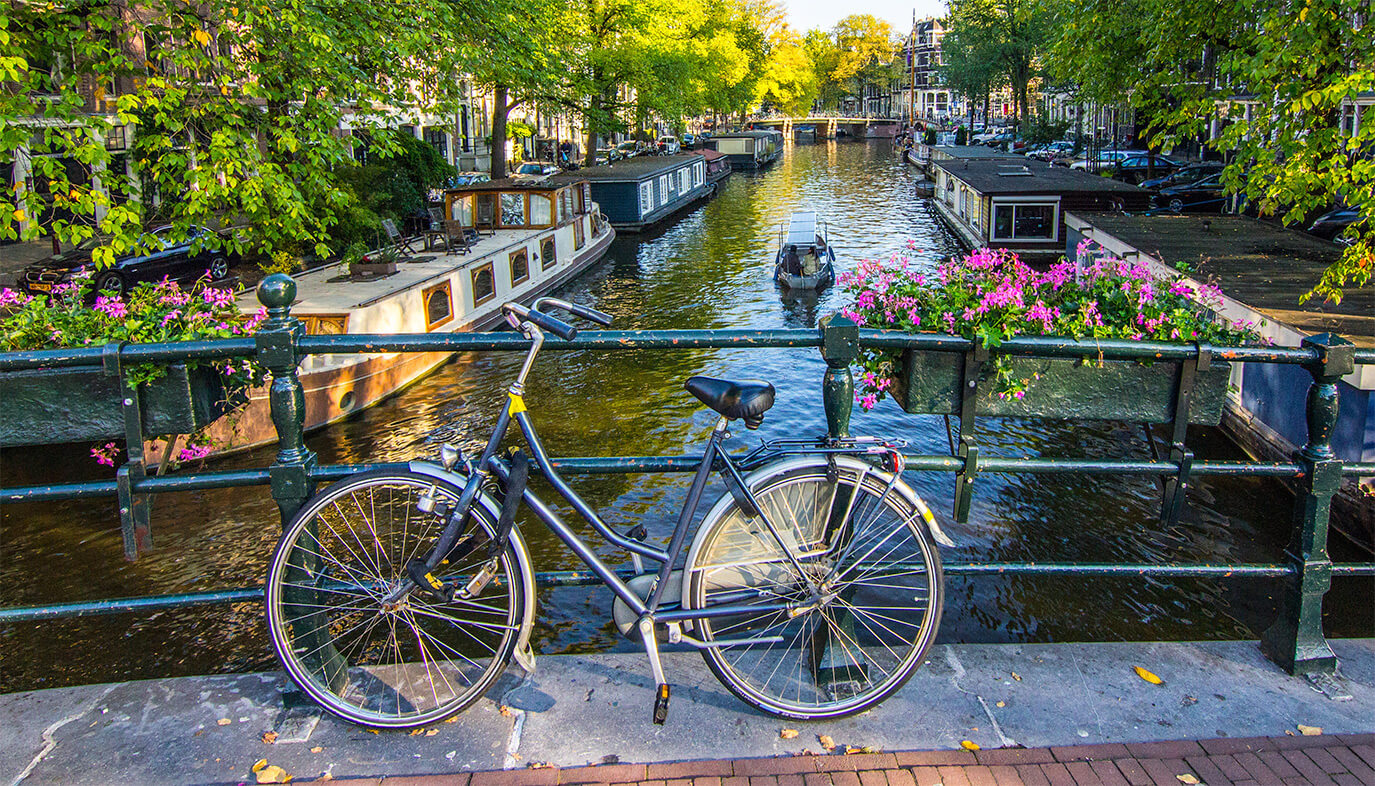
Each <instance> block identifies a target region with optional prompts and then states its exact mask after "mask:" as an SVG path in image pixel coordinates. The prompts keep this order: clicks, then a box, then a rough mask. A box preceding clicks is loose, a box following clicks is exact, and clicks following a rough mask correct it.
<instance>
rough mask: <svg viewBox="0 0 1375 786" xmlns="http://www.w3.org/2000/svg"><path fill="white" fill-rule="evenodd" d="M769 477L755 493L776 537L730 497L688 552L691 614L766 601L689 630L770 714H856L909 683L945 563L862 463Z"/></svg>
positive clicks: (746, 696) (907, 501) (935, 617)
mask: <svg viewBox="0 0 1375 786" xmlns="http://www.w3.org/2000/svg"><path fill="white" fill-rule="evenodd" d="M762 474H763V475H764V477H763V479H762V480H754V479H752V480H751V485H752V488H753V489H754V495H755V498H756V499H757V500H758V501H759V505H760V508H761V509H762V511H763V513H764V516H765V517H767V519H768V521H769V522H770V523H772V524H773V525H774V528H775V529H776V530H777V531H778V534H779V535H780V536H781V537H780V538H775V537H774V536H773V534H772V533H770V531H769V529H768V527H767V526H766V525H765V523H764V521H763V519H760V518H758V517H750V516H746V515H744V514H743V513H742V511H741V510H740V508H739V506H738V504H736V503H735V502H734V501H733V500H732V501H729V502H728V501H727V500H725V499H723V500H722V503H721V504H718V505H717V506H716V507H715V508H714V509H713V510H712V511H711V512H710V513H708V515H707V518H706V520H705V521H704V522H703V524H702V534H701V535H700V536H699V539H698V542H697V543H696V544H695V545H694V548H693V552H692V556H691V558H690V564H689V567H688V577H687V580H688V597H687V601H688V604H689V606H690V607H691V608H704V607H706V606H708V605H710V604H713V603H716V604H724V603H731V604H740V605H745V606H759V607H760V610H759V611H758V612H750V613H742V614H739V615H734V616H729V617H718V618H714V619H704V620H701V621H699V622H697V623H695V627H696V628H697V629H698V630H699V631H700V637H701V638H702V639H703V640H705V641H708V642H712V643H713V644H714V646H711V647H707V648H705V649H703V650H702V655H703V657H704V658H705V659H706V661H707V665H708V666H709V667H710V668H711V670H712V672H713V673H714V674H716V676H717V678H718V679H720V680H721V682H722V683H723V684H724V685H725V686H726V687H728V688H729V689H730V690H731V692H733V693H734V694H735V695H736V696H738V697H740V698H741V699H742V700H744V701H745V702H747V703H749V704H752V705H754V706H755V707H757V708H759V709H761V710H763V711H765V712H768V713H771V714H774V715H779V716H782V717H786V718H796V719H821V718H835V717H841V716H845V715H852V714H854V713H857V712H862V711H863V710H865V709H867V708H869V707H872V706H873V705H875V704H877V703H879V702H880V701H882V700H883V699H885V698H887V697H888V696H889V695H890V694H892V693H893V691H895V690H897V689H898V688H900V687H901V686H902V684H903V683H904V682H906V681H907V678H908V677H910V676H911V674H912V672H913V671H915V670H916V668H917V667H918V666H919V665H920V664H921V660H922V658H923V657H924V656H925V653H926V650H927V648H928V647H929V646H930V645H931V642H932V641H934V640H935V635H936V628H937V627H938V625H939V623H940V613H941V602H942V576H941V567H940V558H939V556H938V555H937V552H936V547H935V543H934V542H933V540H932V538H931V536H930V533H929V532H928V531H927V528H926V525H925V523H924V522H923V521H922V517H921V503H920V502H919V501H918V500H916V499H915V496H912V497H909V496H908V494H910V491H901V490H898V489H896V488H894V489H889V488H888V483H887V476H881V475H879V474H878V473H877V472H876V471H873V470H872V468H869V467H867V465H863V464H861V463H860V462H857V461H844V462H842V463H841V464H840V466H839V468H838V478H837V480H836V481H834V482H833V481H831V480H829V479H828V478H827V472H826V466H825V464H824V463H813V464H810V465H803V466H801V467H798V466H796V462H793V466H792V467H790V468H781V469H780V471H779V472H778V474H776V475H774V476H772V477H769V476H768V471H767V469H766V470H764V471H762ZM755 477H758V475H756V476H755ZM902 488H903V489H905V488H906V487H905V486H904V487H902ZM780 539H781V544H780ZM780 606H786V608H779V607H780Z"/></svg>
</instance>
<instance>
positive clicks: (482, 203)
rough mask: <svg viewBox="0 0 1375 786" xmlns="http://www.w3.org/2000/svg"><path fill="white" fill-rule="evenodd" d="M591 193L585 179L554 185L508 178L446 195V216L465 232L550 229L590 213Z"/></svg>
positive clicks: (552, 183)
mask: <svg viewBox="0 0 1375 786" xmlns="http://www.w3.org/2000/svg"><path fill="white" fill-rule="evenodd" d="M592 203H593V200H592V191H591V188H590V187H589V186H588V184H587V182H586V181H585V180H582V179H575V180H566V181H560V182H558V183H555V182H553V178H546V179H544V180H537V181H532V180H526V181H516V180H511V179H509V178H507V179H503V180H492V181H488V182H486V183H475V184H472V185H467V186H462V187H461V188H456V189H451V190H449V191H446V192H444V215H446V216H448V217H449V218H450V219H451V220H454V221H457V222H459V223H460V224H462V225H463V227H464V228H465V229H476V230H478V231H480V232H490V231H494V230H497V229H549V228H552V227H556V226H562V225H564V224H567V223H570V222H573V220H574V218H575V217H577V216H580V215H583V214H584V213H587V212H588V210H590V209H591V206H592Z"/></svg>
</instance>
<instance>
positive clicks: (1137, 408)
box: [892, 349, 1231, 425]
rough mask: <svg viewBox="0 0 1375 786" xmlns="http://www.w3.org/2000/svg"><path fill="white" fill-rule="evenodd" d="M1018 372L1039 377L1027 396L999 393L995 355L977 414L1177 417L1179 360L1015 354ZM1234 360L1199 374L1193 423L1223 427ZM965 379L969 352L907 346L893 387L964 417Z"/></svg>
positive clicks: (915, 407)
mask: <svg viewBox="0 0 1375 786" xmlns="http://www.w3.org/2000/svg"><path fill="white" fill-rule="evenodd" d="M1011 360H1012V369H1013V373H1014V374H1015V375H1016V376H1017V378H1019V379H1027V378H1031V377H1033V376H1034V375H1036V374H1039V375H1040V378H1039V379H1033V381H1032V383H1031V386H1030V388H1029V389H1028V390H1027V392H1026V396H1025V397H1023V398H1020V399H1017V398H1011V397H1009V398H1000V397H999V396H998V395H997V394H996V393H994V392H993V380H992V379H991V378H992V376H993V375H994V373H995V372H996V369H995V366H994V363H993V361H991V360H990V361H987V362H985V363H984V365H983V368H982V369H981V370H980V379H979V394H978V399H977V402H978V403H977V410H976V411H977V413H978V414H979V415H990V416H994V417H1007V418H1050V419H1062V420H1126V421H1131V422H1135V423H1169V422H1170V421H1171V420H1172V419H1173V415H1174V402H1175V380H1176V379H1177V378H1178V373H1179V372H1178V369H1179V364H1178V363H1176V362H1173V361H1157V362H1154V363H1141V362H1138V361H1132V360H1107V361H1102V362H1101V363H1100V362H1098V361H1087V362H1084V361H1079V360H1071V359H1067V358H1034V357H1013V358H1011ZM1230 376H1231V365H1230V364H1228V363H1226V362H1225V361H1218V360H1213V362H1212V364H1211V365H1210V366H1209V367H1208V370H1207V371H1202V372H1199V373H1198V375H1197V377H1196V378H1195V382H1194V391H1193V396H1192V397H1191V399H1190V404H1189V422H1190V423H1197V424H1204V425H1217V423H1218V422H1219V421H1220V420H1221V419H1222V408H1223V404H1224V403H1225V401H1226V398H1227V381H1228V379H1229V377H1230ZM963 379H964V356H963V355H960V354H957V353H953V352H922V351H918V350H911V349H909V350H906V351H905V352H903V355H902V362H901V363H900V364H899V368H898V373H897V376H896V378H895V379H894V384H893V388H892V393H893V398H894V399H895V400H896V401H897V402H898V406H900V407H902V408H903V409H904V410H906V411H908V412H912V413H923V414H937V415H957V414H959V412H960V387H961V384H962V382H963Z"/></svg>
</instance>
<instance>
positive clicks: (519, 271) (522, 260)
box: [511, 248, 530, 286]
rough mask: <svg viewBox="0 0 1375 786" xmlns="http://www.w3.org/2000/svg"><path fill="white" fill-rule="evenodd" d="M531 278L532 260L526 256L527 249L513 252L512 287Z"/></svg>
mask: <svg viewBox="0 0 1375 786" xmlns="http://www.w3.org/2000/svg"><path fill="white" fill-rule="evenodd" d="M528 278H530V259H529V257H527V256H526V254H525V249H523V248H522V249H517V250H516V251H512V252H511V286H515V285H516V284H519V283H521V282H523V281H525V280H526V279H528Z"/></svg>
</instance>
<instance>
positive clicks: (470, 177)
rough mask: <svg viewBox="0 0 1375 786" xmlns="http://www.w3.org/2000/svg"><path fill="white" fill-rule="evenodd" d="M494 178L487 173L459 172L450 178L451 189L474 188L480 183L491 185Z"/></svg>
mask: <svg viewBox="0 0 1375 786" xmlns="http://www.w3.org/2000/svg"><path fill="white" fill-rule="evenodd" d="M490 182H492V176H491V175H490V174H488V173H486V172H459V173H458V174H457V175H454V176H453V177H451V178H449V188H460V187H462V186H472V185H477V184H478V183H490Z"/></svg>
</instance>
